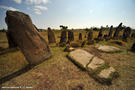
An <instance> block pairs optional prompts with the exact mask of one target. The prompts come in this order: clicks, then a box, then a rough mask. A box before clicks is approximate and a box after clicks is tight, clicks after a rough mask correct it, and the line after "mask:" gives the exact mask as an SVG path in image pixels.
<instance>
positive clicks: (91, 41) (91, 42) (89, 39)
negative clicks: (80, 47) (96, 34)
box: [87, 31, 93, 44]
mask: <svg viewBox="0 0 135 90" xmlns="http://www.w3.org/2000/svg"><path fill="white" fill-rule="evenodd" d="M92 39H93V32H92V31H89V33H88V38H87V40H88V43H87V44H93V40H92Z"/></svg>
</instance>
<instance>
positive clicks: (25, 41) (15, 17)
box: [5, 11, 52, 65]
mask: <svg viewBox="0 0 135 90" xmlns="http://www.w3.org/2000/svg"><path fill="white" fill-rule="evenodd" d="M5 21H6V23H7V26H8V33H10V35H11V37H12V39H13V41H14V42H15V43H16V44H17V46H18V47H19V48H20V49H21V51H22V52H23V54H24V56H25V57H26V59H27V61H28V62H29V64H32V65H36V64H39V63H41V62H42V61H44V60H45V59H47V58H49V57H50V56H51V55H52V54H51V51H50V48H49V46H48V45H47V42H46V41H45V39H44V38H43V37H42V36H41V35H40V34H39V33H38V31H37V30H36V28H35V27H34V25H33V24H32V20H31V18H30V17H29V15H27V14H24V13H22V12H18V11H7V12H6V18H5Z"/></svg>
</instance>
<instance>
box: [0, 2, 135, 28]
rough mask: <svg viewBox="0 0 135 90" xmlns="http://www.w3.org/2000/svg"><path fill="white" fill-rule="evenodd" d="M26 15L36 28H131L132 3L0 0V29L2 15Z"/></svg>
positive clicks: (133, 17) (134, 20)
mask: <svg viewBox="0 0 135 90" xmlns="http://www.w3.org/2000/svg"><path fill="white" fill-rule="evenodd" d="M7 10H13V11H16V10H17V11H20V12H24V13H26V14H28V15H29V16H30V17H31V19H32V22H33V24H35V25H36V26H37V27H38V28H42V29H46V28H48V27H51V28H56V29H59V26H60V25H65V26H68V28H90V27H100V26H106V25H109V26H111V25H114V26H118V24H119V23H121V22H122V23H123V24H124V25H126V26H130V27H132V28H135V0H0V29H3V28H5V29H6V28H7V25H6V23H5V17H6V14H5V13H6V11H7Z"/></svg>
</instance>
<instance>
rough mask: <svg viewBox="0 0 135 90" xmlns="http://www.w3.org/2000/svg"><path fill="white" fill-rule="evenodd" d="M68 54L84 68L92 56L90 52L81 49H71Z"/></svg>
mask: <svg viewBox="0 0 135 90" xmlns="http://www.w3.org/2000/svg"><path fill="white" fill-rule="evenodd" d="M68 56H69V57H70V58H71V59H72V60H74V61H75V62H78V63H79V64H81V65H82V66H83V67H84V68H86V66H87V64H88V63H89V61H90V60H91V59H92V57H93V55H92V54H90V53H89V52H87V51H85V50H82V49H77V50H75V51H72V52H70V53H69V55H68Z"/></svg>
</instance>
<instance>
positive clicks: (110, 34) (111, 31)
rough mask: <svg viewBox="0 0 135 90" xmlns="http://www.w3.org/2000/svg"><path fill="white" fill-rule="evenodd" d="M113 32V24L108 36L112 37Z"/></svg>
mask: <svg viewBox="0 0 135 90" xmlns="http://www.w3.org/2000/svg"><path fill="white" fill-rule="evenodd" d="M112 33H113V26H111V27H110V30H109V34H108V38H109V39H110V38H112Z"/></svg>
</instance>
